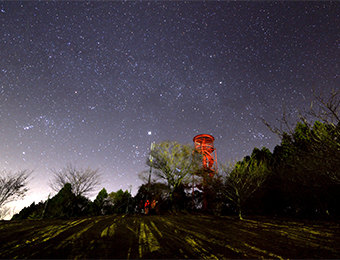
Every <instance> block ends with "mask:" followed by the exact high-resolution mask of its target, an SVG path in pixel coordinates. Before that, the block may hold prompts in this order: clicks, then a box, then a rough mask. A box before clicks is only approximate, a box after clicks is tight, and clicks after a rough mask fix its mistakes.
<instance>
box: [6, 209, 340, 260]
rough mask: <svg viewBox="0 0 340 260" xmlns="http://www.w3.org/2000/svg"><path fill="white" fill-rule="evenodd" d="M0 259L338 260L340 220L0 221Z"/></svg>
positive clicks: (128, 218) (127, 217) (138, 218)
mask: <svg viewBox="0 0 340 260" xmlns="http://www.w3.org/2000/svg"><path fill="white" fill-rule="evenodd" d="M0 258H21V259H22V258H34V259H37V258H44V259H51V258H53V259H65V258H77V259H78V258H81V259H84V258H92V259H93V258H95V259H99V258H101V259H112V258H116V259H117V258H119V259H141V258H152V259H154V258H161V259H164V258H172V259H173V258H189V259H193V258H195V259H206V258H209V259H212V258H218V259H221V258H227V259H235V258H238V259H240V258H241V259H242V258H243V259H244V258H283V259H287V258H290V259H292V258H295V259H296V258H299V259H301V258H314V259H315V258H317V259H320V258H323V259H326V258H327V259H330V258H337V259H338V258H340V222H326V221H292V220H284V219H273V218H262V217H258V218H251V219H245V220H243V221H240V220H238V219H237V218H236V217H214V216H207V215H157V216H141V215H137V216H133V215H112V216H100V217H93V218H79V219H70V220H24V221H1V222H0Z"/></svg>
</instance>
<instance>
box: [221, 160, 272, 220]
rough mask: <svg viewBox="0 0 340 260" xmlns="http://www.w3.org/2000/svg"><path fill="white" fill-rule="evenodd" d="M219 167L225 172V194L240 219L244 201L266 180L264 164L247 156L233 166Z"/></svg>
mask: <svg viewBox="0 0 340 260" xmlns="http://www.w3.org/2000/svg"><path fill="white" fill-rule="evenodd" d="M221 168H222V171H224V173H225V174H226V181H225V196H226V197H227V198H228V199H230V200H231V201H232V202H233V203H234V204H235V205H236V207H237V208H238V215H239V218H240V219H241V220H242V219H243V217H242V210H243V206H244V204H245V202H246V201H247V200H248V199H249V197H250V196H251V195H252V194H253V193H254V192H255V191H256V190H257V189H258V188H260V187H261V185H262V184H263V182H264V181H265V180H266V177H267V167H266V164H265V163H263V162H259V161H257V160H255V159H253V158H251V157H249V156H247V157H245V158H244V159H243V161H241V162H237V163H236V164H235V165H234V166H233V167H226V166H222V167H221Z"/></svg>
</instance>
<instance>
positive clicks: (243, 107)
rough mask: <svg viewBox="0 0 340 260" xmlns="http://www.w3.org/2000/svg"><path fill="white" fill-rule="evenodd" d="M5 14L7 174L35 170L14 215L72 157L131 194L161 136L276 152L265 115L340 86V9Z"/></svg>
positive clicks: (25, 7)
mask: <svg viewBox="0 0 340 260" xmlns="http://www.w3.org/2000/svg"><path fill="white" fill-rule="evenodd" d="M0 20H1V27H0V32H1V36H0V37H1V41H0V79H1V80H0V91H1V95H0V98H1V102H0V123H1V124H0V167H1V169H6V170H7V171H17V170H20V169H29V170H33V171H34V173H33V175H32V178H31V180H30V182H29V188H30V191H29V192H28V194H27V196H26V199H25V200H24V201H20V202H17V203H15V204H14V206H16V209H17V210H19V209H21V208H22V207H23V206H29V205H30V204H31V203H32V202H33V201H35V202H39V201H41V200H46V199H47V197H48V194H49V193H50V192H51V191H52V190H51V189H50V188H49V185H48V182H49V181H50V180H52V176H53V174H52V172H51V170H50V169H60V168H61V167H64V166H65V165H67V164H68V163H73V164H76V165H77V166H79V167H83V168H86V167H88V166H90V167H91V168H93V169H95V168H99V169H100V171H101V172H102V174H103V182H102V185H101V187H99V188H98V190H97V191H96V192H95V193H94V194H93V196H95V195H96V194H97V192H98V191H99V190H100V189H101V188H103V187H105V188H106V189H107V191H108V192H112V191H117V190H119V189H123V190H126V189H129V186H130V185H132V193H133V194H135V193H136V192H137V189H138V187H139V186H140V185H141V183H142V182H141V181H140V180H139V178H138V176H137V174H138V173H140V172H141V171H143V170H146V169H147V166H146V164H145V161H146V158H147V156H148V152H149V149H150V144H151V142H153V141H155V142H160V141H166V140H171V141H177V142H180V143H185V144H186V143H190V144H192V143H193V142H192V139H193V137H194V136H195V135H197V134H201V133H208V134H211V135H213V136H214V137H215V147H216V149H217V158H218V161H219V162H221V163H225V162H227V161H234V160H237V159H242V158H243V157H244V156H245V155H249V154H250V153H251V151H252V150H253V148H254V147H258V148H262V147H263V146H265V147H267V148H269V149H270V150H271V151H272V150H273V148H274V147H275V145H277V144H279V143H280V140H279V138H278V137H277V136H276V135H274V134H273V133H271V132H270V130H269V129H268V128H267V127H266V126H265V125H264V124H263V123H262V121H261V117H263V118H265V119H266V120H267V121H269V122H270V123H272V124H275V125H277V119H279V118H281V116H282V113H283V111H284V108H286V110H289V111H290V112H292V115H293V117H294V116H295V115H296V114H297V111H298V109H307V108H308V106H309V105H310V102H311V99H312V97H313V94H312V89H313V86H314V87H315V90H316V92H317V93H321V94H324V95H327V94H328V93H330V92H331V90H332V89H338V88H339V83H340V79H339V57H340V28H339V27H340V3H339V2H314V1H313V2H306V1H301V2H297V1H289V2H272V1H265V2H255V1H254V2H246V1H234V2H229V1H226V2H214V1H212V2H211V1H207V2H201V1H197V2H193V1H189V2H181V1H178V2H177V1H159V2H144V1H143V2H130V1H127V2H117V1H105V2H104V1H103V2H97V1H93V2H74V1H70V2H66V1H50V2H36V1H26V2H16V1H15V2H14V1H5V2H1V3H0ZM91 198H93V197H91Z"/></svg>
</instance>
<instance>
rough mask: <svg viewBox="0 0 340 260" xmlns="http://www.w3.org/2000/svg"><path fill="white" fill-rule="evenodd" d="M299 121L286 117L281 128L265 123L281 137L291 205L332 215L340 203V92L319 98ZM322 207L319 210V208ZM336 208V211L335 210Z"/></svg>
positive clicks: (285, 179) (285, 182) (280, 149)
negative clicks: (339, 201)
mask: <svg viewBox="0 0 340 260" xmlns="http://www.w3.org/2000/svg"><path fill="white" fill-rule="evenodd" d="M314 98H315V100H313V101H312V103H311V107H310V109H309V110H307V111H305V112H303V113H302V112H300V113H299V115H298V121H297V123H296V124H293V125H294V127H292V124H291V119H289V118H288V117H287V115H286V112H285V113H284V115H283V118H282V120H281V125H282V126H283V127H284V129H283V127H280V128H278V127H275V126H274V127H273V126H271V125H269V124H268V123H267V122H265V121H264V123H265V124H266V125H267V126H268V127H269V128H270V129H271V130H272V131H273V132H274V133H276V134H278V135H279V137H281V140H282V141H281V146H280V147H279V148H278V149H277V151H280V153H279V154H280V155H281V163H280V164H281V166H282V167H281V168H278V167H277V168H276V169H277V170H279V171H281V172H282V173H283V174H281V176H282V177H283V179H282V180H283V184H284V186H285V188H286V190H288V191H289V193H291V195H292V199H291V203H294V204H298V205H297V207H296V211H297V210H301V208H308V207H309V208H310V209H309V211H310V212H311V210H312V211H314V212H315V210H318V211H322V212H324V213H326V214H329V210H328V205H329V203H333V204H335V203H336V202H335V201H338V200H339V194H338V190H339V185H340V153H339V150H340V91H337V92H335V91H333V92H332V93H331V94H330V95H329V97H328V98H325V97H323V96H321V95H317V94H316V93H315V91H314ZM317 205H319V206H317ZM333 208H334V207H333Z"/></svg>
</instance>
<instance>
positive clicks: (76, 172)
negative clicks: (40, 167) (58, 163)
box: [50, 164, 101, 196]
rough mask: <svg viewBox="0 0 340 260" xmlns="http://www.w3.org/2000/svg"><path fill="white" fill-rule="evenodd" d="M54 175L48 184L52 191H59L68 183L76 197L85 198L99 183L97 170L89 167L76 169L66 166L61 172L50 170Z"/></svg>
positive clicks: (70, 165) (99, 177)
mask: <svg viewBox="0 0 340 260" xmlns="http://www.w3.org/2000/svg"><path fill="white" fill-rule="evenodd" d="M52 172H53V174H54V180H53V181H52V182H50V186H51V188H52V189H53V190H54V191H59V190H60V189H61V188H63V187H64V186H65V184H66V183H70V184H71V187H72V192H73V193H74V194H75V195H76V196H81V195H82V196H85V195H87V194H88V193H91V192H93V190H94V189H95V188H96V187H97V186H99V185H100V183H101V174H100V172H99V169H95V170H93V169H91V168H90V167H88V168H86V169H83V168H80V169H78V168H77V167H76V166H74V165H72V164H68V165H67V166H66V167H64V168H62V169H61V170H59V171H57V170H52Z"/></svg>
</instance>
